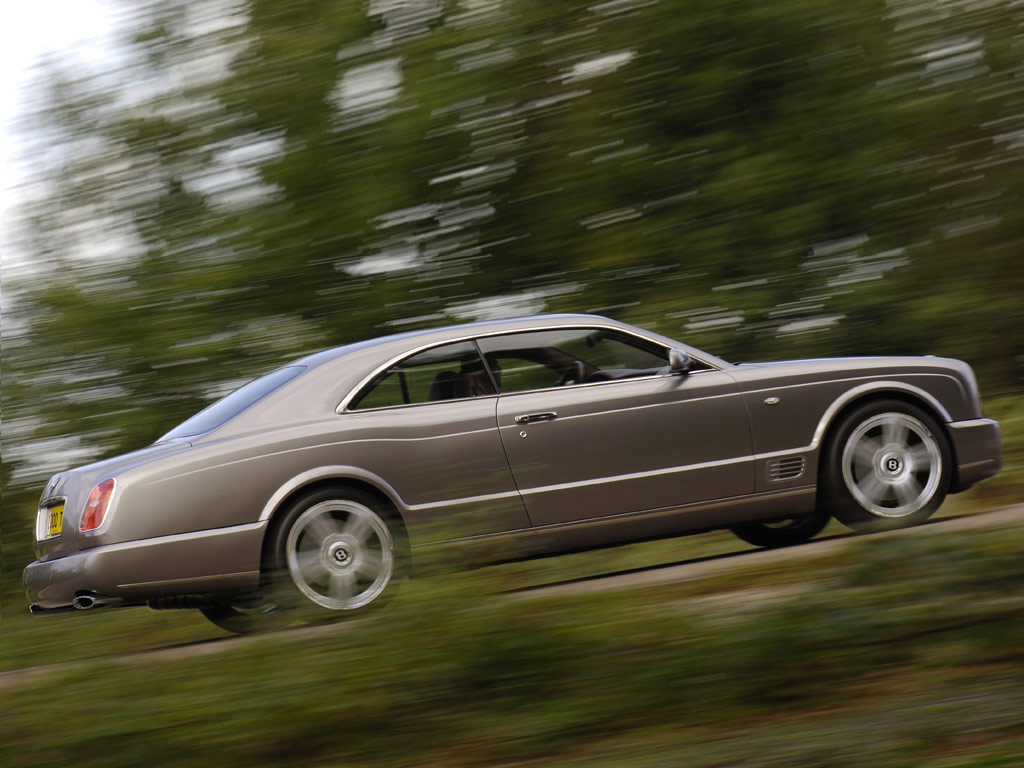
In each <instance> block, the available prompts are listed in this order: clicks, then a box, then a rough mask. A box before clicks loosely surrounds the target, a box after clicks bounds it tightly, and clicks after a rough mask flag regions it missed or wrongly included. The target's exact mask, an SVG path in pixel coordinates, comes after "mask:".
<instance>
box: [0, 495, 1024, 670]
mask: <svg viewBox="0 0 1024 768" xmlns="http://www.w3.org/2000/svg"><path fill="white" fill-rule="evenodd" d="M1020 522H1024V504H1018V505H1014V506H1011V507H1004V508H1000V509H996V510H993V511H990V512H983V513H979V514H972V515H963V516H960V517H947V518H941V519H938V520H932V521H929V522H928V523H926V524H924V525H921V526H917V527H915V528H906V529H903V530H897V531H887V532H885V533H874V534H870V537H871V538H873V539H874V538H878V539H881V538H890V537H900V536H928V535H932V534H935V533H948V532H951V531H962V530H963V531H965V530H977V529H984V528H999V527H1005V526H1007V525H1010V524H1012V523H1020ZM863 539H864V536H860V535H856V534H845V535H837V536H830V537H826V538H821V539H814V540H812V541H810V542H808V543H806V544H801V545H799V546H796V547H787V548H785V549H774V550H763V549H750V550H740V551H737V552H730V553H728V554H724V555H715V556H711V557H703V558H696V559H693V560H687V561H684V562H680V563H674V564H671V565H663V566H652V567H648V568H638V569H632V570H629V571H623V572H617V573H611V574H606V575H603V576H595V577H588V578H583V579H573V580H569V581H562V582H558V583H554V584H547V585H543V586H539V587H532V588H529V589H525V590H522V591H518V592H513V593H509V594H508V595H506V596H505V597H506V599H512V600H529V599H537V598H542V597H552V596H559V595H581V594H587V593H593V592H604V591H608V590H614V589H631V588H634V587H638V586H647V585H654V584H667V583H673V582H684V581H696V580H700V579H706V578H711V577H716V576H720V575H722V574H724V573H727V572H728V571H730V570H733V569H737V568H757V567H759V566H763V565H768V564H776V563H780V562H786V561H795V560H811V559H814V558H819V557H824V556H828V555H830V554H833V553H835V552H838V551H840V550H842V549H843V548H845V547H848V546H850V545H851V544H852V543H854V542H856V541H862V540H863ZM360 623H361V621H352V622H346V623H345V624H343V625H339V624H327V625H322V626H315V627H302V628H297V629H289V630H283V631H281V632H274V633H268V634H265V635H260V637H268V636H274V635H282V636H283V635H285V634H287V636H288V637H290V638H296V637H315V636H319V635H324V634H330V633H334V632H338V631H339V630H342V628H344V631H348V630H349V629H350V628H354V627H357V626H358V625H359V624H360ZM250 642H252V637H248V636H246V637H231V636H229V637H219V638H212V639H210V640H202V641H198V642H194V643H186V644H182V645H175V646H168V647H165V648H156V649H151V650H145V651H139V652H136V653H131V654H127V655H125V656H122V657H120V661H122V662H124V663H126V664H140V665H141V664H147V663H150V662H152V661H161V660H167V661H170V660H178V659H185V658H190V657H195V656H206V655H208V654H213V653H223V652H229V651H231V650H232V649H235V648H238V647H239V646H242V645H245V644H247V643H250ZM110 660H111V659H110V658H106V659H104V661H108V662H109V661H110ZM96 661H97V660H96V659H83V660H80V661H71V662H65V663H61V664H50V665H45V666H39V667H27V668H24V669H18V670H11V671H9V672H4V673H0V689H3V688H5V687H9V686H11V685H14V684H17V683H22V682H26V681H29V680H31V679H33V678H37V677H44V676H46V675H49V674H51V673H53V672H58V671H64V670H71V669H77V668H85V667H87V666H90V665H94V664H95V663H96Z"/></svg>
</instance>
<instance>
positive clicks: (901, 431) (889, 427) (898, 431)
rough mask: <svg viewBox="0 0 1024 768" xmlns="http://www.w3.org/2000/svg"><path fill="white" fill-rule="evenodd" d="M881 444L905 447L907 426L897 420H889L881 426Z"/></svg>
mask: <svg viewBox="0 0 1024 768" xmlns="http://www.w3.org/2000/svg"><path fill="white" fill-rule="evenodd" d="M882 442H883V443H884V444H885V445H906V444H907V425H906V424H904V423H903V422H902V421H900V420H898V419H889V420H888V421H886V422H885V423H884V424H883V425H882Z"/></svg>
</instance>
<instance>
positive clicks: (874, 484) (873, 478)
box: [857, 472, 886, 503]
mask: <svg viewBox="0 0 1024 768" xmlns="http://www.w3.org/2000/svg"><path fill="white" fill-rule="evenodd" d="M857 487H858V488H860V490H861V493H863V494H864V495H865V496H866V497H867V498H868V499H870V500H871V501H873V502H875V503H877V502H879V501H882V500H884V498H885V496H886V494H885V490H886V486H885V483H883V482H882V481H881V480H879V479H878V475H876V474H875V473H874V472H869V473H868V474H867V475H865V476H864V477H863V478H861V479H860V481H858V483H857Z"/></svg>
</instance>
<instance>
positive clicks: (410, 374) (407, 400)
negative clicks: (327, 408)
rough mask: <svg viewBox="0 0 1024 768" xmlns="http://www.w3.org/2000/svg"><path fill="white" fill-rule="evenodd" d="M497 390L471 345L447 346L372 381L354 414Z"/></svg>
mask: <svg viewBox="0 0 1024 768" xmlns="http://www.w3.org/2000/svg"><path fill="white" fill-rule="evenodd" d="M493 394H494V386H493V385H492V384H491V378H490V376H488V374H487V371H486V370H485V369H484V365H483V361H482V360H481V359H480V354H479V353H478V352H477V349H476V345H475V344H473V342H471V341H463V342H459V343H457V344H445V345H444V346H441V347H434V348H433V349H428V350H426V351H424V352H420V353H419V354H417V355H413V356H412V357H408V358H406V359H405V360H403V361H402V362H400V363H396V364H395V365H393V366H391V367H390V368H388V369H387V370H386V371H384V372H383V373H382V374H380V375H379V376H377V377H376V378H375V379H374V380H373V381H371V382H370V383H369V384H368V385H367V386H366V387H365V388H364V389H363V391H362V392H361V393H359V394H358V395H356V397H355V398H354V399H353V400H352V404H351V405H349V409H350V410H362V409H365V408H386V407H388V406H391V405H412V404H414V403H430V402H435V401H438V400H454V399H457V398H463V397H478V396H480V395H493Z"/></svg>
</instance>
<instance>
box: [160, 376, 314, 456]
mask: <svg viewBox="0 0 1024 768" xmlns="http://www.w3.org/2000/svg"><path fill="white" fill-rule="evenodd" d="M305 370H306V366H304V365H291V366H288V367H286V368H278V369H277V370H276V371H271V372H270V373H268V374H267V375H266V376H261V377H260V378H258V379H256V380H255V381H250V382H249V383H248V384H246V385H244V386H242V387H239V388H238V389H236V390H235V391H234V392H232V393H231V394H230V395H226V396H225V397H222V398H221V399H220V400H218V401H217V402H215V403H214V404H213V405H210V406H208V407H207V408H204V409H203V410H201V411H200V412H199V413H197V414H196V415H195V416H193V417H192V418H190V419H188V420H186V421H183V422H182V423H181V424H179V425H178V426H176V427H175V428H174V429H172V430H171V431H170V432H168V433H167V434H166V435H164V436H163V437H161V438H160V439H159V440H157V442H158V443H162V442H164V441H166V440H175V439H177V438H181V437H191V436H193V435H201V434H202V433H203V432H209V431H210V430H211V429H216V428H217V427H219V426H220V425H221V424H225V423H226V422H227V421H228V420H230V419H233V418H234V417H235V416H237V415H238V414H240V413H241V412H242V411H244V410H245V409H246V408H248V407H249V406H251V405H253V404H254V403H256V402H257V401H259V400H262V399H263V398H264V397H266V396H267V395H269V394H270V393H271V392H273V391H274V390H276V389H279V388H280V387H282V386H284V385H285V384H287V383H288V382H289V381H291V380H292V379H294V378H295V377H296V376H298V375H299V374H300V373H302V372H303V371H305Z"/></svg>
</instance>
